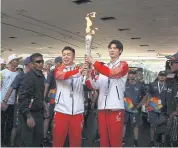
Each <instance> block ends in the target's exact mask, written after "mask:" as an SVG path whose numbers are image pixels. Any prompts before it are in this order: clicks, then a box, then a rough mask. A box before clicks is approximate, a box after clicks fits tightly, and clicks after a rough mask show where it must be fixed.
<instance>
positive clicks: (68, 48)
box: [62, 46, 75, 55]
mask: <svg viewBox="0 0 178 148" xmlns="http://www.w3.org/2000/svg"><path fill="white" fill-rule="evenodd" d="M65 50H70V51H72V53H73V54H74V55H75V49H73V48H72V47H70V46H65V47H64V49H63V50H62V53H63V52H64V51H65Z"/></svg>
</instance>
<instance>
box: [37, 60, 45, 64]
mask: <svg viewBox="0 0 178 148" xmlns="http://www.w3.org/2000/svg"><path fill="white" fill-rule="evenodd" d="M35 63H38V64H40V63H44V60H37V61H35Z"/></svg>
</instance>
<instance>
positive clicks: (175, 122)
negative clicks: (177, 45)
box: [165, 52, 178, 147]
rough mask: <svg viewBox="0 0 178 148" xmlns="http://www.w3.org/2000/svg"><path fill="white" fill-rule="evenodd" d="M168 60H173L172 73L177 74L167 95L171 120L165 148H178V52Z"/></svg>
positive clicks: (168, 125) (168, 112)
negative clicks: (169, 147)
mask: <svg viewBox="0 0 178 148" xmlns="http://www.w3.org/2000/svg"><path fill="white" fill-rule="evenodd" d="M167 58H168V59H169V60H171V72H172V73H174V74H175V77H174V79H173V80H172V81H170V82H169V84H168V90H167V94H166V98H167V99H166V100H167V102H166V103H167V115H168V117H169V120H168V123H167V130H166V140H165V146H173V147H178V52H177V53H176V54H174V55H173V56H171V57H170V56H169V57H167Z"/></svg>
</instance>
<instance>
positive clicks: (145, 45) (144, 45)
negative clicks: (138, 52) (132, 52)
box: [139, 44, 150, 47]
mask: <svg viewBox="0 0 178 148" xmlns="http://www.w3.org/2000/svg"><path fill="white" fill-rule="evenodd" d="M139 46H141V47H147V46H150V45H147V44H143V45H139Z"/></svg>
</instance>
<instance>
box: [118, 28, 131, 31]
mask: <svg viewBox="0 0 178 148" xmlns="http://www.w3.org/2000/svg"><path fill="white" fill-rule="evenodd" d="M118 30H119V31H129V30H130V29H129V28H121V29H118Z"/></svg>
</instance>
